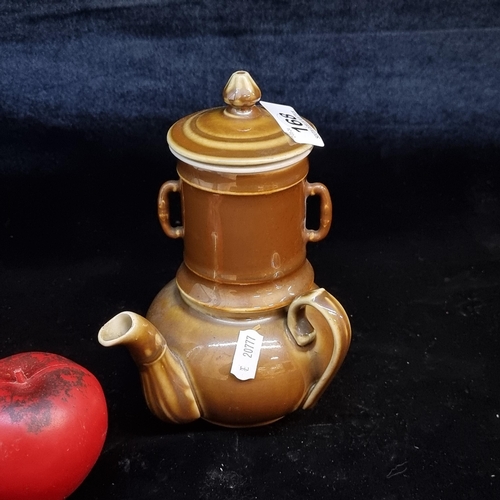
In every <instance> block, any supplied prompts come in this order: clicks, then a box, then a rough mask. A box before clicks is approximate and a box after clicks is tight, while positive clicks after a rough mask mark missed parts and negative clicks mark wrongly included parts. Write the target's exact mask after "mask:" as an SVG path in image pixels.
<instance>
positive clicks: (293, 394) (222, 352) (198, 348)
mask: <svg viewBox="0 0 500 500" xmlns="http://www.w3.org/2000/svg"><path fill="white" fill-rule="evenodd" d="M323 292H324V291H323ZM323 292H322V293H323ZM324 293H326V292H324ZM327 295H328V296H329V294H327ZM329 297H331V296H329ZM331 298H332V299H333V297H331ZM333 300H335V299H333ZM313 305H314V304H313ZM332 308H334V309H335V310H334V311H332V310H329V311H327V312H326V313H325V312H324V311H318V308H316V307H304V308H303V315H301V317H300V318H298V319H297V321H296V322H295V326H294V328H295V329H296V330H298V329H302V330H303V331H302V332H301V333H302V334H303V337H304V338H308V336H309V335H310V334H311V332H314V335H313V336H311V339H310V340H305V341H303V342H299V343H297V338H296V337H297V332H295V335H293V333H294V332H292V331H291V329H290V321H289V320H290V318H289V317H288V315H287V311H288V308H287V307H281V308H278V309H272V310H269V311H266V310H264V311H254V312H252V311H248V312H242V311H238V312H237V313H234V312H232V311H231V310H221V309H218V310H216V311H215V310H212V309H211V308H209V307H200V306H199V304H192V303H190V301H189V299H188V298H187V297H183V296H182V293H181V292H180V291H179V289H178V287H177V285H176V282H175V281H172V282H170V283H169V284H168V285H167V286H165V287H164V288H163V289H162V290H161V291H160V293H159V294H158V295H157V297H156V298H155V300H154V301H153V303H152V304H151V307H150V309H149V311H148V314H147V318H148V320H149V321H150V322H151V323H152V324H153V325H154V326H155V327H156V328H157V329H158V331H159V332H160V334H161V335H162V336H163V338H164V339H165V341H166V344H167V346H168V349H169V350H170V351H171V353H172V354H173V356H174V357H175V358H176V359H177V360H178V361H179V363H180V364H181V365H182V368H183V371H184V373H185V375H186V378H187V380H188V381H189V384H190V386H191V391H192V394H193V397H194V399H195V400H196V403H197V406H198V409H199V415H200V416H201V417H202V418H204V419H206V420H208V421H210V422H213V423H216V424H219V425H224V426H256V425H263V424H266V423H270V422H273V421H275V420H277V419H279V418H281V417H283V416H284V415H286V414H288V413H290V412H292V411H294V410H296V409H298V408H300V407H310V406H312V405H313V404H314V403H315V402H316V401H317V399H318V398H319V396H320V395H321V393H322V392H323V390H324V389H325V388H326V386H327V385H328V383H329V382H330V380H331V378H333V376H334V375H335V372H336V371H337V369H338V367H339V366H340V364H341V363H342V361H343V359H344V357H345V354H346V352H347V349H348V346H349V342H350V325H349V321H348V319H347V316H346V315H345V312H344V310H343V309H342V306H340V304H338V303H337V302H336V301H335V305H334V306H332ZM330 316H331V317H332V318H333V319H332V321H330V320H329V317H330ZM332 322H335V325H334V327H335V328H336V329H337V330H338V332H340V333H338V332H337V336H335V335H332V333H331V330H332V325H331V323H332ZM243 330H255V331H257V332H258V333H259V334H260V335H262V336H263V342H262V347H261V349H260V356H259V359H258V365H257V370H256V373H255V378H253V379H250V380H239V379H238V378H236V377H235V376H234V375H233V374H232V373H231V366H232V364H233V358H234V355H235V349H236V344H237V340H238V335H239V332H240V331H243ZM339 339H340V340H339ZM300 344H302V345H300ZM339 344H342V345H339ZM334 358H335V360H334V361H335V362H334V363H332V359H334ZM333 365H335V366H333ZM325 373H326V375H325ZM141 374H142V377H143V386H144V390H145V396H146V399H147V400H148V404H149V406H150V408H151V410H152V411H153V412H154V413H156V414H157V416H159V417H160V418H162V419H164V420H167V421H172V419H171V418H169V416H168V415H166V414H165V413H164V412H163V410H162V409H161V407H159V406H158V404H157V402H156V399H157V398H158V394H159V393H160V392H161V390H162V388H161V387H158V384H159V383H160V385H161V382H159V381H158V377H157V375H153V376H151V374H148V370H147V369H145V368H144V367H142V368H141ZM196 417H197V415H196V414H193V419H194V418H196ZM184 421H185V420H184Z"/></svg>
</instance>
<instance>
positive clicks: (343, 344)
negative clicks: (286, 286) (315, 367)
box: [287, 288, 351, 408]
mask: <svg viewBox="0 0 500 500" xmlns="http://www.w3.org/2000/svg"><path fill="white" fill-rule="evenodd" d="M307 306H309V307H313V308H314V309H316V310H317V311H318V312H319V313H320V314H321V315H322V316H323V317H324V318H325V319H326V321H327V322H328V325H329V327H330V333H331V335H332V337H333V352H332V357H331V358H330V361H329V362H328V365H327V367H326V369H325V371H324V373H323V375H321V377H320V378H319V380H318V382H317V383H316V384H315V386H314V387H313V389H312V390H311V392H310V393H309V394H308V395H307V398H306V400H305V401H304V404H303V406H302V407H303V408H310V407H311V406H313V405H314V404H315V403H316V401H317V400H318V399H319V397H320V396H321V394H322V393H323V391H324V390H325V389H326V387H327V386H328V384H329V383H330V381H331V379H332V378H333V377H334V376H335V374H336V373H337V371H338V369H339V368H340V366H341V365H342V362H343V361H344V358H345V356H346V354H347V351H348V349H349V345H350V343H351V325H350V323H349V318H348V317H347V314H346V312H345V310H344V308H343V307H342V305H341V304H340V302H339V301H338V300H337V299H336V298H335V297H333V296H332V295H331V294H329V293H328V292H327V291H326V290H325V289H324V288H317V289H315V290H311V291H310V292H306V293H304V294H303V295H300V296H299V297H297V298H296V299H295V300H294V301H293V302H292V303H291V304H290V306H289V308H288V315H287V324H288V328H289V330H290V333H291V334H292V336H293V338H294V339H295V341H296V342H297V344H298V345H299V346H300V347H304V346H306V345H308V344H310V343H311V342H313V341H314V340H315V338H316V336H317V332H316V329H315V328H314V325H311V324H310V323H309V321H308V320H307V318H306V317H305V308H306V307H307Z"/></svg>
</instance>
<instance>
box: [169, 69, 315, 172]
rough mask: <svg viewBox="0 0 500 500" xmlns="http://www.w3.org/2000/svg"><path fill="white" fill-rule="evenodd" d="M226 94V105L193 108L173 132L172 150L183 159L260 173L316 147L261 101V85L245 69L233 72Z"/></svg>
mask: <svg viewBox="0 0 500 500" xmlns="http://www.w3.org/2000/svg"><path fill="white" fill-rule="evenodd" d="M222 96H223V98H224V102H225V103H226V104H227V106H223V107H218V108H212V109H207V110H204V111H199V112H197V113H193V114H192V115H189V116H186V117H185V118H182V119H180V120H179V121H178V122H176V123H175V124H174V125H173V126H172V127H171V128H170V130H169V131H168V134H167V142H168V145H169V146H170V150H171V151H172V153H173V154H174V155H175V156H176V157H177V158H178V159H180V160H181V161H184V162H186V163H189V164H191V165H194V166H195V167H199V168H202V169H206V170H215V171H219V172H239V173H257V172H264V171H268V170H275V169H278V168H283V167H286V166H289V165H291V164H293V163H295V162H297V161H299V160H301V159H302V158H304V157H305V156H307V155H308V154H309V152H310V151H311V149H312V146H311V145H309V144H298V143H296V142H294V141H293V140H292V139H291V138H290V137H289V136H288V135H287V134H285V133H284V132H283V131H282V129H281V128H280V126H279V125H278V123H277V122H276V120H275V119H274V118H273V117H272V115H271V114H270V113H269V112H268V111H267V110H266V109H264V108H263V107H262V106H260V105H258V104H257V103H258V101H259V100H260V97H261V93H260V89H259V87H258V86H257V84H256V83H255V82H254V80H253V78H252V77H251V76H250V75H249V74H248V73H247V72H246V71H237V72H236V73H233V75H232V76H231V78H229V81H228V82H227V84H226V86H225V87H224V90H223V92H222Z"/></svg>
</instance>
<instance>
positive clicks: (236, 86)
mask: <svg viewBox="0 0 500 500" xmlns="http://www.w3.org/2000/svg"><path fill="white" fill-rule="evenodd" d="M222 97H223V98H224V102H225V103H226V104H229V106H231V109H230V111H231V112H235V113H237V114H247V113H250V112H251V109H252V106H254V105H255V104H256V103H257V102H259V100H260V97H261V93H260V89H259V87H258V86H257V84H256V83H255V81H254V79H253V78H252V77H251V76H250V75H249V73H248V72H246V71H236V72H235V73H233V74H232V75H231V77H230V78H229V80H228V82H227V83H226V86H225V87H224V90H223V91H222Z"/></svg>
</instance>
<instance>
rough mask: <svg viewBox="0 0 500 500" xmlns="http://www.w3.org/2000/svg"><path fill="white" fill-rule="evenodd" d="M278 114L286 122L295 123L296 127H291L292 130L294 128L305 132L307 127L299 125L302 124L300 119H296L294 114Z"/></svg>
mask: <svg viewBox="0 0 500 500" xmlns="http://www.w3.org/2000/svg"><path fill="white" fill-rule="evenodd" d="M280 116H282V117H283V118H284V119H285V121H286V122H287V123H289V124H290V125H296V127H292V129H293V130H296V131H297V132H301V131H304V132H307V129H306V128H304V127H300V125H304V124H303V123H302V122H301V121H300V120H298V119H297V117H296V116H294V115H289V114H287V113H280Z"/></svg>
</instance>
